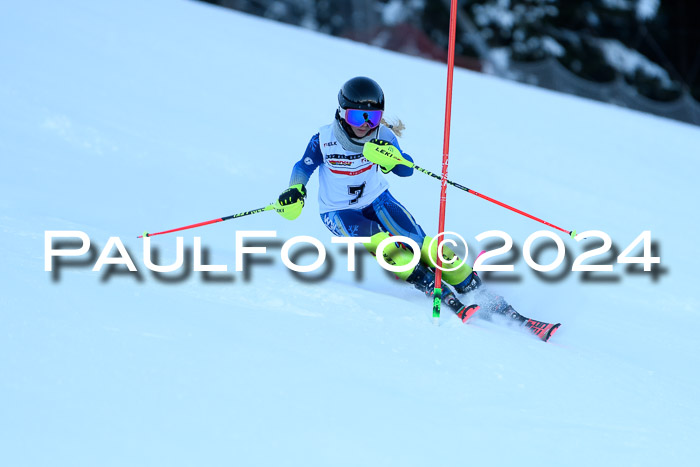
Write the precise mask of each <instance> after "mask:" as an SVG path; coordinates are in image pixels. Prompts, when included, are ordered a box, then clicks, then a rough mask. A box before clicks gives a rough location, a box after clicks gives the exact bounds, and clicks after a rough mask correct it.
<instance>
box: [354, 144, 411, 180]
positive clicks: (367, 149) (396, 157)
mask: <svg viewBox="0 0 700 467" xmlns="http://www.w3.org/2000/svg"><path fill="white" fill-rule="evenodd" d="M362 155H363V156H365V158H366V159H367V160H368V161H370V162H373V163H375V164H377V165H378V166H380V167H381V168H382V172H384V173H385V174H386V173H389V172H391V171H392V170H393V169H394V167H396V166H397V165H405V166H407V167H413V162H410V161H408V160H406V159H405V158H404V157H403V155H402V154H401V151H400V150H399V148H397V147H396V146H394V145H393V144H391V143H390V142H388V141H385V140H383V139H371V140H369V142H367V143H365V146H364V148H363V149H362Z"/></svg>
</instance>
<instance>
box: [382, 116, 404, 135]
mask: <svg viewBox="0 0 700 467" xmlns="http://www.w3.org/2000/svg"><path fill="white" fill-rule="evenodd" d="M381 123H382V124H383V125H384V126H387V127H389V129H390V130H391V131H393V132H394V134H395V135H396V136H399V137H401V135H402V134H403V130H405V129H406V125H404V124H403V122H402V121H401V119H400V118H396V119H392V120H391V123H389V122H387V121H386V120H384V117H382V121H381Z"/></svg>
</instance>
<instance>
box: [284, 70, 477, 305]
mask: <svg viewBox="0 0 700 467" xmlns="http://www.w3.org/2000/svg"><path fill="white" fill-rule="evenodd" d="M383 111H384V92H383V91H382V88H381V87H380V86H379V85H378V84H377V83H376V82H375V81H374V80H372V79H370V78H366V77H361V76H360V77H356V78H353V79H351V80H349V81H348V82H346V83H345V84H344V85H343V87H342V88H341V89H340V92H339V93H338V110H337V111H336V112H335V119H334V120H333V122H332V123H331V124H329V125H326V126H324V127H322V128H321V129H320V130H319V132H318V133H316V134H315V135H314V136H313V137H312V138H311V141H309V144H308V146H307V147H306V151H305V152H304V155H303V156H302V158H301V160H299V161H298V162H297V163H296V164H295V165H294V168H293V169H292V175H291V178H290V181H289V185H290V186H289V188H288V189H287V190H285V191H284V192H283V193H282V194H281V195H280V196H279V200H278V202H279V204H280V205H281V206H284V207H285V209H284V210H281V211H280V214H282V215H283V216H284V217H286V218H288V219H294V218H296V217H297V216H298V215H299V214H300V213H301V209H302V207H303V206H304V198H305V197H306V187H305V185H306V184H307V183H308V181H309V178H310V177H311V174H313V172H314V171H315V170H316V169H317V168H319V181H320V183H319V184H320V187H319V196H318V200H319V205H320V211H321V219H322V220H323V223H324V224H325V225H326V227H328V229H329V230H330V231H331V232H333V234H335V235H337V236H345V237H370V238H371V242H370V243H367V244H365V247H366V248H367V249H368V250H369V251H370V253H372V254H373V255H376V249H377V246H378V245H379V243H380V242H381V241H382V240H384V239H386V238H388V237H389V236H390V235H402V236H406V237H409V238H411V239H412V240H414V241H415V242H416V243H417V244H418V245H419V246H420V247H421V251H420V253H421V262H420V263H418V265H416V266H415V267H414V268H413V269H412V270H409V271H406V272H399V273H396V275H397V276H398V277H399V278H400V279H403V280H405V281H407V282H409V283H411V284H414V285H415V286H416V288H418V289H419V290H422V291H423V292H425V293H426V294H428V295H430V294H432V292H433V289H434V282H435V275H434V273H433V271H432V270H431V269H430V268H429V266H433V265H434V264H435V263H436V258H435V256H436V248H435V247H434V248H433V251H432V252H429V251H428V247H429V244H430V242H431V240H432V238H431V237H428V236H426V234H425V232H424V231H423V229H422V228H421V226H420V225H418V224H417V223H416V221H415V219H414V218H413V216H412V215H411V214H410V213H409V212H408V210H407V209H406V208H405V207H403V206H402V205H401V203H399V202H398V201H397V200H396V199H395V198H394V197H393V196H392V195H391V193H390V192H389V189H388V188H389V184H388V183H387V181H386V179H385V178H384V175H383V174H382V172H383V173H385V174H388V173H393V174H395V175H397V176H399V177H408V176H410V175H412V174H413V168H411V167H407V166H406V165H400V164H397V165H395V166H393V167H391V168H390V169H389V168H387V167H380V166H379V165H378V164H375V163H373V162H372V161H371V160H368V159H367V157H365V155H363V148H364V146H365V144H366V143H369V142H370V141H371V142H372V143H371V144H374V145H379V146H388V145H391V146H393V147H394V148H395V149H394V150H395V151H398V152H400V154H401V156H402V157H403V158H404V159H406V160H407V161H409V162H413V159H412V158H411V156H409V155H408V154H406V153H404V152H403V151H401V149H400V147H399V143H398V141H397V139H396V135H395V134H394V132H393V131H392V130H391V128H390V127H388V126H387V125H386V124H385V123H386V122H385V121H384V120H383V119H382V114H383ZM383 257H384V259H385V260H386V262H387V263H389V264H392V265H398V266H404V265H407V264H408V263H410V261H411V259H412V258H413V252H412V251H409V250H407V249H405V248H402V247H400V246H397V245H396V244H395V243H389V245H388V246H387V247H386V248H384V251H383ZM431 257H432V260H431ZM443 257H444V258H445V259H446V260H448V261H451V260H452V259H454V260H455V262H454V263H453V264H452V265H451V268H454V270H453V271H445V272H444V275H443V277H444V281H445V282H447V284H452V285H453V286H454V287H455V289H456V290H457V292H459V293H466V292H468V291H470V290H473V289H475V288H476V287H478V286H479V285H480V283H481V282H480V279H479V278H478V277H477V276H476V275H475V274H473V272H472V269H471V268H470V267H469V265H467V264H466V263H464V262H463V261H462V260H461V259H459V258H457V257H456V256H455V254H454V253H453V252H452V251H451V250H449V248H447V247H445V248H444V249H443ZM443 290H444V292H443V296H442V300H443V302H444V303H446V304H447V305H448V306H449V307H450V308H451V309H453V310H454V311H455V312H456V313H457V314H461V316H460V318H463V319H464V318H465V317H468V316H465V314H467V313H469V312H470V311H473V310H471V309H470V310H468V309H467V308H468V307H464V305H462V304H461V303H460V302H459V300H458V299H457V297H456V296H455V293H454V291H453V290H452V289H451V288H450V287H449V285H446V284H445V285H443Z"/></svg>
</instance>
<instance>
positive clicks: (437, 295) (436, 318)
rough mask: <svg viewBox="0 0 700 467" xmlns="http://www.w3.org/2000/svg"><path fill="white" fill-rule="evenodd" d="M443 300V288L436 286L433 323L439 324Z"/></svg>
mask: <svg viewBox="0 0 700 467" xmlns="http://www.w3.org/2000/svg"><path fill="white" fill-rule="evenodd" d="M441 302H442V289H441V288H435V290H434V291H433V324H434V325H436V326H437V325H438V324H439V322H440V303H441Z"/></svg>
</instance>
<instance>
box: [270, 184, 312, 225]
mask: <svg viewBox="0 0 700 467" xmlns="http://www.w3.org/2000/svg"><path fill="white" fill-rule="evenodd" d="M305 198H306V187H305V186H304V185H302V184H301V183H298V184H296V185H292V186H290V187H289V188H287V189H286V190H284V191H283V192H282V194H280V195H279V197H278V198H277V202H276V203H275V211H276V212H277V214H279V215H280V216H282V217H284V218H285V219H288V220H290V221H293V220H294V219H296V218H297V217H299V215H300V214H301V210H302V208H303V207H304V199H305Z"/></svg>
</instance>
